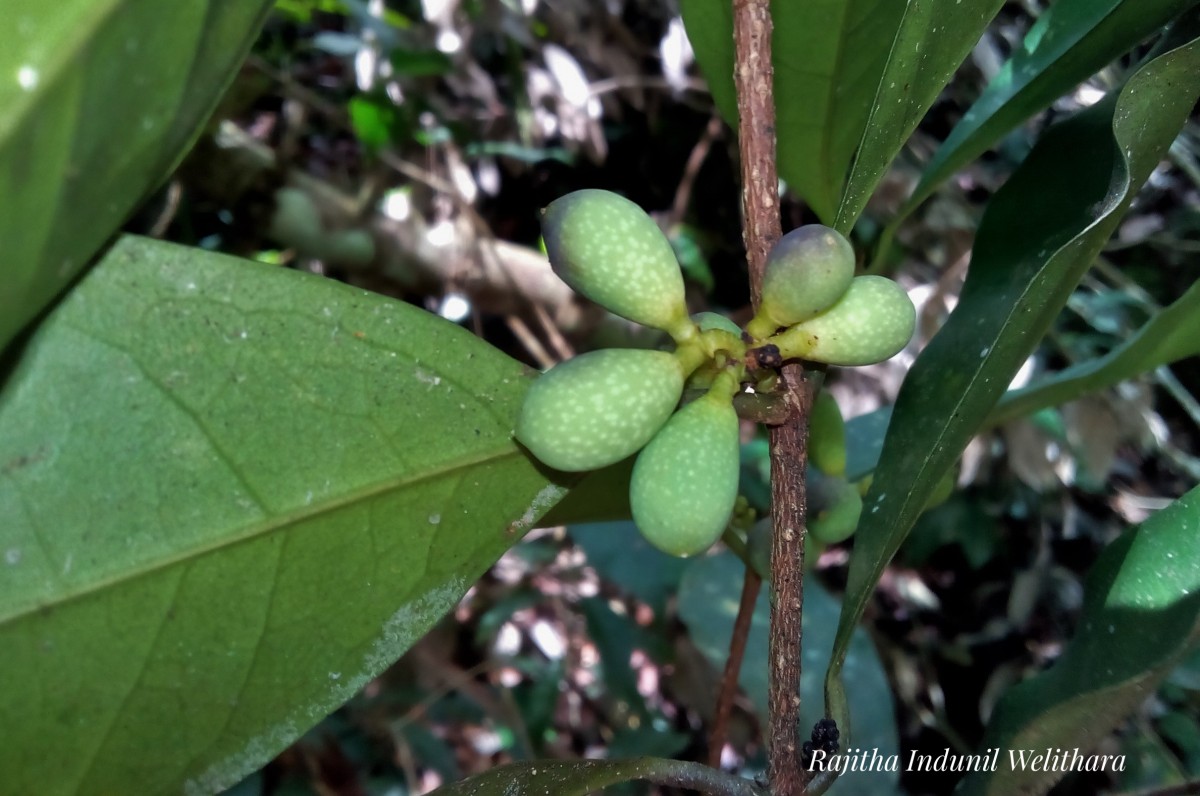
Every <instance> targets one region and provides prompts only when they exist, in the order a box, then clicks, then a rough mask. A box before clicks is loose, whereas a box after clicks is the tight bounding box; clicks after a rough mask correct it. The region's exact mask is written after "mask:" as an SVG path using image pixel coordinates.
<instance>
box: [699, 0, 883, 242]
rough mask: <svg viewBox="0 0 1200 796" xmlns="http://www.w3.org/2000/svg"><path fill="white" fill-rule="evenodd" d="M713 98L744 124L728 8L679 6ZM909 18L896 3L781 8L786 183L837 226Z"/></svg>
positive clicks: (809, 0)
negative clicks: (893, 49)
mask: <svg viewBox="0 0 1200 796" xmlns="http://www.w3.org/2000/svg"><path fill="white" fill-rule="evenodd" d="M680 10H681V11H682V13H683V21H684V23H685V25H686V27H687V32H688V38H689V39H690V40H691V43H692V48H693V50H695V53H696V60H697V61H698V62H699V64H700V67H701V69H702V70H703V71H704V75H705V77H706V78H707V79H708V84H709V87H710V89H711V90H712V95H713V100H714V101H715V102H716V104H717V107H718V108H719V109H720V110H721V113H722V115H724V117H725V119H726V120H728V121H729V122H730V123H731V124H735V125H736V121H737V97H736V94H735V92H734V86H733V11H732V4H731V3H729V2H728V0H686V2H683V3H681V4H680ZM902 13H904V3H900V2H894V0H806V1H805V2H796V1H795V0H774V2H772V3H771V17H772V20H773V22H774V26H775V33H774V36H773V37H772V49H773V60H774V67H775V111H776V131H777V140H778V160H779V163H778V165H779V175H780V176H781V177H782V178H783V179H784V180H785V181H786V182H787V183H788V185H789V186H790V187H791V188H793V189H794V190H795V191H796V192H797V193H798V194H799V195H800V196H802V197H803V198H804V200H805V201H806V202H808V204H809V205H811V206H812V208H813V210H814V211H815V212H816V213H817V215H818V216H820V217H821V219H822V220H824V221H825V222H826V223H829V222H831V220H832V219H833V216H834V212H835V210H836V208H837V202H838V198H839V197H840V196H841V193H842V186H843V184H844V182H845V179H846V171H847V169H848V168H849V166H850V159H851V157H852V156H853V154H854V149H855V147H856V146H857V145H858V141H859V139H860V138H861V137H862V134H863V127H864V125H865V124H866V123H867V113H868V111H869V110H870V103H871V98H872V97H874V96H875V90H876V86H877V85H878V82H879V75H880V74H881V72H882V70H883V65H884V60H885V58H886V57H887V52H888V45H889V44H890V43H891V41H892V38H893V36H894V35H895V33H896V27H897V25H898V24H899V21H900V16H901V14H902Z"/></svg>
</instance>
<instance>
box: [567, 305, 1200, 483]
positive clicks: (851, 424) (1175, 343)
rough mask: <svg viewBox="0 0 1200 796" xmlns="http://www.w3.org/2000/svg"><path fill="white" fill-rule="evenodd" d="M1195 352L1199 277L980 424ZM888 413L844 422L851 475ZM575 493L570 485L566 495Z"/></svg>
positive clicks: (1198, 350)
mask: <svg viewBox="0 0 1200 796" xmlns="http://www.w3.org/2000/svg"><path fill="white" fill-rule="evenodd" d="M1194 356H1200V282H1197V283H1194V284H1193V285H1192V286H1191V287H1190V288H1188V289H1187V291H1185V292H1184V294H1183V295H1182V296H1180V297H1179V298H1177V299H1176V300H1175V301H1174V302H1173V303H1172V304H1170V305H1168V306H1166V307H1164V308H1163V309H1161V310H1159V311H1158V312H1157V313H1155V315H1154V317H1152V318H1151V319H1150V320H1149V321H1147V322H1146V323H1145V324H1144V325H1143V326H1142V327H1141V328H1140V329H1138V330H1137V331H1136V332H1134V334H1133V335H1132V336H1131V337H1130V338H1129V339H1128V340H1126V341H1125V342H1123V343H1121V344H1120V345H1119V346H1117V347H1116V348H1114V349H1112V350H1111V351H1109V352H1108V353H1107V354H1105V355H1104V356H1102V357H1097V358H1096V359H1093V360H1089V361H1087V362H1081V363H1079V364H1077V365H1072V366H1071V367H1069V368H1067V369H1066V370H1063V371H1060V372H1058V373H1054V374H1050V375H1047V376H1044V377H1042V378H1040V379H1038V380H1037V381H1034V382H1033V383H1031V384H1028V385H1026V386H1025V387H1021V388H1019V389H1016V390H1009V391H1008V392H1006V393H1004V396H1003V397H1002V398H1001V399H1000V401H999V403H997V404H996V406H995V408H994V409H993V410H992V411H991V412H990V413H989V414H988V417H987V420H986V421H984V423H983V425H982V427H983V428H992V427H995V426H999V425H1003V424H1004V423H1007V422H1009V421H1010V420H1015V419H1017V418H1019V417H1027V416H1029V415H1031V414H1033V413H1034V412H1037V411H1039V410H1041V409H1048V408H1050V407H1052V406H1061V405H1062V404H1065V403H1068V402H1070V401H1074V400H1076V399H1077V398H1082V397H1083V396H1085V395H1088V394H1089V393H1094V392H1097V391H1099V390H1103V389H1105V388H1107V387H1112V386H1113V385H1115V384H1119V383H1120V382H1122V381H1126V380H1127V379H1132V378H1135V377H1136V376H1139V375H1141V374H1143V373H1147V372H1149V371H1152V370H1154V369H1155V368H1158V367H1160V366H1162V365H1168V364H1170V363H1172V362H1178V361H1179V360H1181V359H1186V358H1188V357H1194ZM891 414H892V408H891V407H890V406H886V407H883V408H881V409H877V410H875V411H873V412H868V413H866V414H863V415H859V416H858V417H855V418H853V419H851V420H850V421H848V422H847V423H846V439H847V445H846V449H847V452H848V454H849V466H848V473H849V476H850V478H852V479H855V480H856V479H858V478H862V477H863V476H865V475H867V474H868V473H870V472H871V471H873V470H874V469H875V468H876V466H878V464H879V454H880V452H881V450H882V447H883V439H884V435H885V434H886V432H887V426H888V423H889V421H890V419H891ZM574 494H575V493H574V491H572V492H571V496H570V497H568V498H567V500H570V499H571V498H572V497H574ZM567 500H564V501H563V503H566V502H567ZM560 505H561V504H560Z"/></svg>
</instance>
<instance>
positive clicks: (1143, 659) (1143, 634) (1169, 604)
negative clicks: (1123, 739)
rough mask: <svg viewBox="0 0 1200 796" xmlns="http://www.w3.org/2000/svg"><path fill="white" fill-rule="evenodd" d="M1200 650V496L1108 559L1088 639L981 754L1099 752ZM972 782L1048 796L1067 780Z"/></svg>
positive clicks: (1006, 715) (996, 717)
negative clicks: (991, 750)
mask: <svg viewBox="0 0 1200 796" xmlns="http://www.w3.org/2000/svg"><path fill="white" fill-rule="evenodd" d="M1198 641H1200V488H1197V489H1193V490H1192V491H1191V492H1189V493H1188V494H1186V495H1184V496H1183V497H1182V498H1180V499H1179V500H1177V501H1176V502H1175V503H1173V504H1171V505H1170V506H1169V507H1167V508H1166V509H1163V510H1162V511H1160V512H1158V513H1157V514H1155V515H1154V516H1153V517H1151V518H1150V519H1149V520H1147V521H1146V522H1145V523H1143V525H1142V526H1141V527H1140V528H1137V529H1135V530H1131V531H1129V532H1127V533H1126V534H1124V535H1123V536H1122V537H1121V538H1120V539H1118V540H1117V541H1116V542H1114V543H1113V544H1111V545H1110V546H1109V547H1108V549H1106V550H1105V551H1104V553H1103V555H1101V556H1100V559H1099V560H1098V561H1097V562H1096V564H1095V566H1094V567H1092V571H1091V572H1090V573H1089V575H1088V583H1087V592H1086V598H1085V600H1084V608H1083V616H1082V618H1081V620H1080V625H1079V630H1078V631H1077V632H1076V634H1075V637H1074V638H1072V639H1071V643H1070V644H1068V645H1067V648H1066V649H1065V650H1064V651H1063V654H1062V657H1060V658H1059V659H1058V660H1057V661H1056V662H1055V664H1054V665H1053V666H1052V667H1050V669H1048V670H1047V671H1045V672H1043V673H1042V674H1040V675H1038V676H1037V677H1035V678H1033V679H1031V680H1025V681H1023V682H1021V683H1019V684H1017V685H1016V686H1014V687H1013V688H1012V690H1010V691H1009V692H1008V693H1006V694H1005V695H1004V698H1003V699H1001V700H1000V703H999V705H998V706H997V708H996V712H995V713H994V714H993V716H992V720H991V721H990V722H989V724H988V731H987V735H986V737H985V738H984V740H983V743H982V744H981V748H984V749H987V748H998V749H1001V750H1004V751H1002V752H1001V754H1002V755H1005V756H1006V757H1007V755H1008V752H1007V750H1010V749H1012V750H1017V749H1024V750H1038V751H1041V750H1045V749H1048V748H1049V749H1078V750H1079V752H1080V753H1083V754H1086V753H1087V752H1090V751H1092V750H1094V748H1095V746H1096V744H1098V743H1099V742H1100V740H1101V739H1103V738H1104V737H1105V736H1106V735H1108V733H1110V732H1111V731H1112V729H1113V728H1114V727H1115V726H1116V725H1117V723H1118V722H1119V721H1120V720H1121V719H1122V718H1123V717H1124V716H1126V715H1127V714H1128V713H1130V712H1131V711H1132V710H1134V709H1135V708H1136V707H1137V706H1138V705H1139V704H1141V703H1142V702H1143V701H1144V700H1145V699H1146V698H1147V697H1148V696H1149V695H1151V694H1153V693H1154V689H1155V688H1156V687H1157V686H1158V683H1160V682H1161V681H1162V680H1163V678H1165V677H1166V676H1167V675H1168V674H1170V673H1171V670H1172V669H1173V668H1174V667H1175V666H1176V664H1178V663H1179V662H1180V661H1181V660H1182V659H1183V657H1184V656H1185V655H1186V654H1187V652H1188V651H1189V649H1191V648H1193V647H1194V646H1195V645H1196V643H1197V642H1198ZM1008 763H1009V761H1008V760H1005V761H1004V764H1003V765H1000V766H998V767H997V770H996V771H994V772H986V773H976V774H973V775H972V776H971V777H970V778H969V779H968V780H967V781H966V782H965V783H964V786H963V788H962V789H961V790H962V792H963V793H966V794H979V795H981V796H982V795H983V794H1007V793H1031V794H1032V793H1044V792H1045V791H1047V790H1049V788H1050V786H1051V785H1052V784H1054V782H1056V781H1057V780H1058V779H1060V778H1061V777H1062V776H1063V773H1064V772H1063V771H1061V770H1059V771H1053V770H1051V771H1047V770H1045V767H1042V768H1041V769H1040V770H1039V769H1038V768H1034V767H1022V766H1020V765H1017V766H1012V765H1009V764H1008Z"/></svg>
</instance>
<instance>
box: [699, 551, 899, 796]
mask: <svg viewBox="0 0 1200 796" xmlns="http://www.w3.org/2000/svg"><path fill="white" fill-rule="evenodd" d="M743 567H744V565H743V564H742V562H741V560H740V559H738V558H737V557H736V556H734V555H733V554H732V553H722V554H721V555H716V556H707V557H705V558H698V559H695V560H694V561H691V562H689V563H688V569H687V571H686V572H685V573H684V576H683V581H682V582H681V583H680V585H679V617H680V619H682V620H683V622H684V624H686V625H687V626H688V632H689V633H690V635H691V638H692V641H693V642H694V643H695V644H696V646H697V647H698V648H699V649H700V651H701V652H702V653H703V654H704V656H705V657H706V658H707V659H708V660H709V662H710V663H711V664H712V665H713V667H714V668H715V669H716V670H717V671H721V670H722V669H723V668H724V666H725V660H726V659H727V658H728V657H729V638H730V636H731V635H732V633H733V624H734V620H735V619H736V618H737V612H738V603H739V602H740V600H741V593H742V580H743V577H742V573H743ZM769 599H770V598H769V597H768V595H767V594H766V593H765V591H764V593H761V594H759V597H758V602H757V603H755V605H754V614H753V615H752V617H751V620H750V635H749V636H748V638H747V641H746V658H745V662H744V663H743V665H742V669H741V672H740V674H739V677H738V683H739V684H740V685H741V687H742V690H743V691H745V693H746V696H748V697H749V698H750V701H751V702H752V703H753V704H754V706H755V708H757V710H758V715H759V716H762V717H764V719H765V717H766V715H767V652H768V644H767V640H768V633H769V630H770V622H771V609H770V603H769ZM839 608H840V603H839V602H838V601H837V600H836V599H835V598H834V597H832V596H831V595H830V594H829V593H828V592H827V591H825V590H824V589H822V588H821V587H820V585H818V584H817V583H816V582H815V581H814V580H813V579H812V578H806V579H805V582H804V620H803V623H804V625H803V630H804V632H803V644H804V651H803V656H802V659H801V664H802V669H801V671H800V711H801V716H802V719H801V728H800V735H801V737H802V738H807V736H808V732H809V731H810V730H811V729H812V726H813V724H814V723H816V721H817V719H819V718H821V717H822V716H824V700H823V699H822V693H821V674H822V671H823V667H824V665H825V664H826V662H827V661H828V660H829V654H830V650H832V649H833V634H834V629H835V628H836V627H837V617H838V611H839ZM846 676H847V677H848V678H849V679H850V681H851V682H853V683H854V688H853V689H852V690H851V692H850V712H851V715H852V716H853V718H854V720H855V726H856V727H857V728H859V732H858V733H857V734H856V735H855V738H854V742H853V744H854V746H855V747H856V748H859V749H878V750H879V754H880V755H882V756H887V755H894V754H898V752H899V739H898V736H897V732H896V719H895V716H894V715H893V713H892V692H891V687H890V686H889V685H888V680H887V675H886V674H885V673H884V671H883V665H882V664H881V663H880V661H879V654H878V653H877V652H876V651H875V646H874V645H873V644H872V643H871V639H870V637H869V636H868V635H867V634H866V632H865V631H863V630H861V629H860V630H857V631H856V632H855V633H854V637H853V640H852V641H851V644H850V650H849V654H848V655H847V658H846ZM842 748H843V749H846V748H848V747H847V745H846V743H843V744H842ZM897 778H898V774H896V773H894V772H874V771H873V772H870V773H864V774H862V775H861V776H849V777H844V778H842V779H841V780H839V781H838V782H837V783H835V784H834V786H833V787H832V788H831V789H830V791H829V792H830V793H831V794H834V796H838V794H841V796H848V794H859V793H861V794H883V793H888V792H891V791H889V786H891V788H892V790H893V791H894V787H895V784H896V781H897Z"/></svg>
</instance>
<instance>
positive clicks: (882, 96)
mask: <svg viewBox="0 0 1200 796" xmlns="http://www.w3.org/2000/svg"><path fill="white" fill-rule="evenodd" d="M896 5H901V4H900V3H896ZM903 5H904V17H903V19H902V20H901V21H900V27H899V30H898V31H897V32H896V35H895V39H894V40H891V39H889V41H890V42H891V52H889V53H888V57H887V65H886V66H885V67H884V69H883V75H882V77H881V78H880V79H879V83H878V86H879V90H878V91H877V92H876V93H875V95H874V102H873V103H872V105H871V113H870V116H869V117H868V119H867V125H866V130H865V132H864V133H863V136H862V141H861V143H860V144H859V147H858V156H857V157H856V158H855V160H854V167H853V168H852V169H851V171H850V178H849V180H848V181H847V183H846V191H845V193H844V194H843V196H842V201H841V204H840V205H839V207H838V211H837V223H836V226H837V228H838V229H839V230H841V231H842V232H849V230H850V229H851V228H852V227H853V226H854V222H855V221H857V220H858V217H859V215H860V214H861V213H862V211H863V208H864V207H866V206H867V200H868V199H870V198H871V193H872V192H873V191H874V190H875V186H876V185H878V184H879V181H880V180H881V179H883V175H884V173H885V172H886V171H887V170H888V167H889V166H890V165H891V163H892V159H893V158H895V157H896V153H897V152H899V151H900V148H901V147H902V146H904V142H905V141H907V140H908V137H909V136H910V135H912V132H913V130H915V129H917V124H919V123H920V121H921V119H922V118H923V117H924V116H925V112H926V111H927V110H929V107H930V106H931V105H933V101H934V100H935V99H937V96H938V94H940V93H941V91H942V89H943V88H944V87H945V86H946V83H948V82H949V80H950V78H951V76H952V75H953V74H954V70H956V69H958V66H959V64H961V63H962V62H963V60H964V59H965V58H966V57H967V55H968V54H969V53H970V52H971V49H972V48H973V47H974V46H975V43H976V42H977V41H978V40H979V37H980V35H981V34H982V33H983V31H984V29H985V28H986V27H987V25H988V23H989V22H990V21H991V20H992V17H994V16H995V15H996V12H997V11H999V10H1000V6H1002V5H1004V0H969V2H965V3H964V2H963V0H907V2H905V3H904V4H903ZM877 46H878V44H877Z"/></svg>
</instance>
